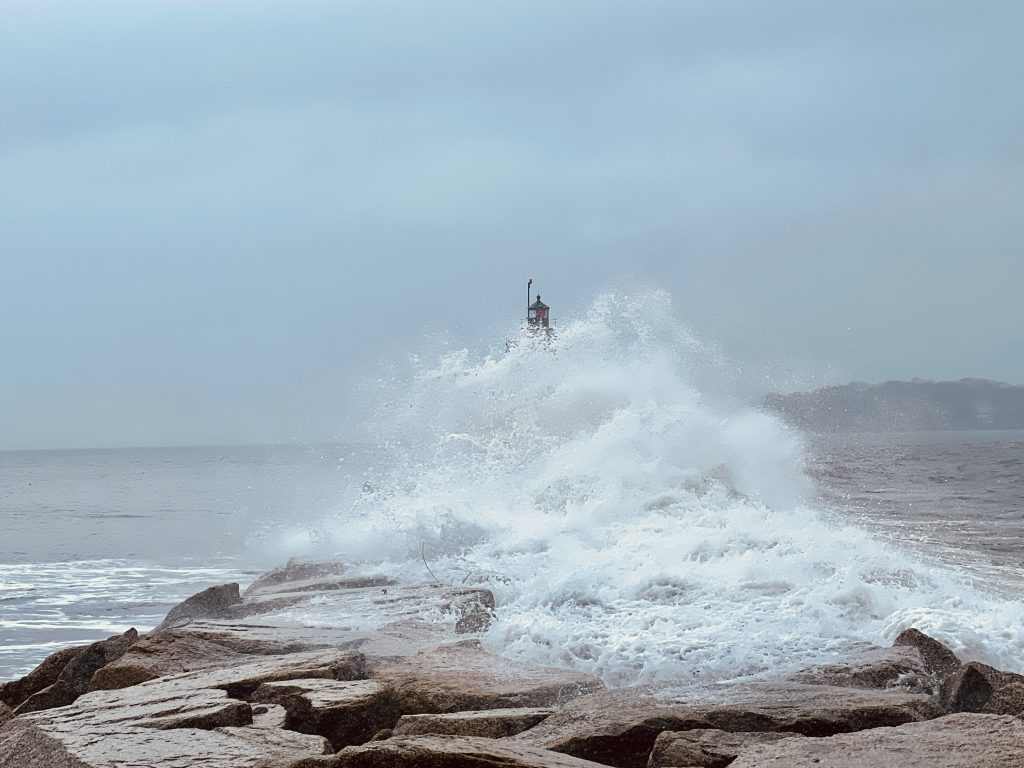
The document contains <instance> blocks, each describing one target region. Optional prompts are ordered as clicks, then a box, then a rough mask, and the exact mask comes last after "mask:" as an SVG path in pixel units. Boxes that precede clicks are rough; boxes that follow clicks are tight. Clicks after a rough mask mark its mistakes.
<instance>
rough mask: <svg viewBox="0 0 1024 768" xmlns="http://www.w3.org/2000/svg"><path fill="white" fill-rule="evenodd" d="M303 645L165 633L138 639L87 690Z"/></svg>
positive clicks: (289, 650) (290, 650) (120, 685)
mask: <svg viewBox="0 0 1024 768" xmlns="http://www.w3.org/2000/svg"><path fill="white" fill-rule="evenodd" d="M309 647H310V646H309V645H308V644H306V643H287V642H286V643H276V642H269V641H258V640H246V639H244V638H236V637H234V636H232V635H223V634H221V635H217V634H213V635H205V636H204V635H199V634H195V633H191V632H184V631H167V632H162V633H160V634H155V635H150V636H148V637H143V638H141V639H140V640H139V641H138V642H137V643H135V644H134V645H132V647H131V648H129V649H128V651H127V652H126V653H125V654H124V655H123V656H121V658H119V659H117V660H116V661H114V662H112V663H109V664H107V665H105V666H104V667H103V668H101V669H99V670H98V671H97V672H96V674H95V675H93V678H92V681H91V683H90V686H89V688H90V690H93V691H103V690H111V689H115V688H126V687H128V686H130V685H136V684H138V683H142V682H145V681H146V680H153V679H155V678H158V677H165V676H167V675H173V674H178V673H181V672H191V671H193V670H198V669H209V668H214V667H225V666H235V665H238V664H242V663H245V662H247V661H249V660H250V659H251V658H252V657H254V656H257V657H258V656H269V655H274V654H289V653H298V652H301V651H305V650H308V649H309Z"/></svg>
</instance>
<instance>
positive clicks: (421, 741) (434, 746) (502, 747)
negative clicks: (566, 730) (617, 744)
mask: <svg viewBox="0 0 1024 768" xmlns="http://www.w3.org/2000/svg"><path fill="white" fill-rule="evenodd" d="M301 765H302V764H300V766H301ZM308 765H310V766H313V765H317V766H320V765H323V766H331V768H381V766H388V768H601V766H599V765H598V764H597V763H592V762H589V761H587V760H579V759H577V758H575V757H569V756H568V755H560V754H558V753H557V752H549V751H548V750H544V749H537V748H536V747H529V746H526V745H522V744H512V743H511V742H509V741H505V740H494V739H483V738H477V737H473V736H406V737H395V738H391V739H386V740H385V741H375V742H372V743H370V744H364V745H362V746H359V747H347V748H345V749H343V750H341V752H339V753H338V754H337V755H334V756H333V757H331V758H326V759H324V760H323V762H322V763H321V762H319V761H318V762H310V763H308ZM300 766H295V768H300Z"/></svg>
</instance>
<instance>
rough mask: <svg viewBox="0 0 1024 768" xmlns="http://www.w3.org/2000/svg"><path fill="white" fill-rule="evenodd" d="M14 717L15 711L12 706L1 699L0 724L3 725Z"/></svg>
mask: <svg viewBox="0 0 1024 768" xmlns="http://www.w3.org/2000/svg"><path fill="white" fill-rule="evenodd" d="M12 717H14V712H13V711H12V710H11V708H10V707H8V706H7V705H6V704H4V703H3V702H2V701H0V725H3V724H4V723H6V722H7V721H8V720H10V719H11V718H12Z"/></svg>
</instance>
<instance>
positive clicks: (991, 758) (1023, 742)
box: [732, 714, 1024, 768]
mask: <svg viewBox="0 0 1024 768" xmlns="http://www.w3.org/2000/svg"><path fill="white" fill-rule="evenodd" d="M772 766H779V768H782V766H785V768H888V766H893V768H895V767H896V766H898V767H899V768H1024V721H1021V720H1019V719H1018V718H1015V717H1010V716H1008V715H978V714H957V715H948V716H947V717H941V718H939V719H937V720H930V721H928V722H926V723H910V724H907V725H901V726H898V727H895V728H874V729H872V730H869V731H861V732H859V733H847V734H842V735H838V736H831V737H829V738H823V739H787V740H786V741H782V742H779V743H776V744H771V745H765V746H760V747H753V748H751V749H749V750H745V751H744V752H743V753H742V754H741V755H740V756H739V757H738V758H737V759H736V761H735V762H733V763H732V768H771V767H772Z"/></svg>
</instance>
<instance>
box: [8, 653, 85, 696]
mask: <svg viewBox="0 0 1024 768" xmlns="http://www.w3.org/2000/svg"><path fill="white" fill-rule="evenodd" d="M87 647H88V646H85V645H78V646H75V647H73V648H64V649H63V650H60V651H57V652H56V653H51V654H50V655H49V656H47V657H46V658H45V659H43V662H42V663H41V664H40V665H39V666H38V667H36V668H35V669H33V670H32V671H31V672H29V673H28V674H27V675H25V676H24V677H22V678H20V679H18V680H11V681H10V682H7V683H3V684H2V685H0V702H3V703H4V704H6V705H7V706H9V707H17V706H18V705H19V704H21V703H22V702H23V701H25V699H27V698H28V697H29V696H31V695H32V694H33V693H38V692H39V691H41V690H43V688H47V687H49V686H51V685H53V684H54V683H56V682H57V678H58V677H60V673H61V672H62V671H64V667H66V666H67V665H68V663H69V662H70V661H71V660H72V659H74V658H75V657H76V656H78V655H79V654H81V653H83V652H84V651H85V649H86V648H87Z"/></svg>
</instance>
